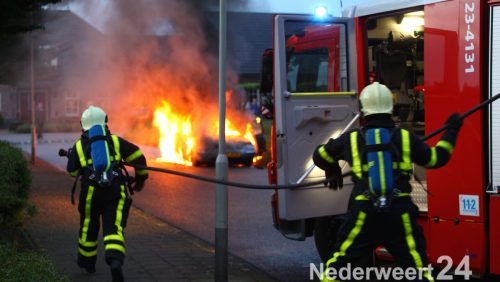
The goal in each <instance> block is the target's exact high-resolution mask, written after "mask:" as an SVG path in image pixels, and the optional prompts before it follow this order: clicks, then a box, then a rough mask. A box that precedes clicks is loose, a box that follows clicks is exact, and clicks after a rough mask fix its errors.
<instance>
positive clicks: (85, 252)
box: [78, 186, 97, 257]
mask: <svg viewBox="0 0 500 282" xmlns="http://www.w3.org/2000/svg"><path fill="white" fill-rule="evenodd" d="M93 194H94V186H89V188H88V190H87V197H86V198H85V218H84V219H83V226H82V234H81V235H80V238H79V239H78V244H79V248H78V253H79V254H81V255H82V256H84V257H93V256H97V241H87V232H88V230H89V225H90V220H91V216H92V196H93Z"/></svg>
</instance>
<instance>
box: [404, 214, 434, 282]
mask: <svg viewBox="0 0 500 282" xmlns="http://www.w3.org/2000/svg"><path fill="white" fill-rule="evenodd" d="M401 219H402V220H403V227H404V229H405V237H406V244H407V245H408V250H409V251H410V255H411V256H412V258H413V262H414V263H415V267H417V268H419V269H423V271H424V275H425V278H427V280H428V281H430V282H433V281H434V278H432V276H431V274H430V273H429V271H428V269H427V267H423V263H422V258H421V257H420V254H419V253H418V252H417V249H416V243H415V239H414V238H413V230H412V228H411V221H410V214H408V213H404V214H402V215H401Z"/></svg>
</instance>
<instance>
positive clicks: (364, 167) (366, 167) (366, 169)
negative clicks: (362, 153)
mask: <svg viewBox="0 0 500 282" xmlns="http://www.w3.org/2000/svg"><path fill="white" fill-rule="evenodd" d="M362 167H363V171H365V172H366V171H368V165H367V164H364V165H363V166H362Z"/></svg>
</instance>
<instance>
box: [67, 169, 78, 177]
mask: <svg viewBox="0 0 500 282" xmlns="http://www.w3.org/2000/svg"><path fill="white" fill-rule="evenodd" d="M69 175H71V176H73V177H76V176H77V175H78V169H77V170H75V171H72V172H70V173H69Z"/></svg>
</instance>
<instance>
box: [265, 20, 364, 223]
mask: <svg viewBox="0 0 500 282" xmlns="http://www.w3.org/2000/svg"><path fill="white" fill-rule="evenodd" d="M354 40H355V37H354V24H353V20H352V19H343V18H335V19H332V20H329V21H321V22H318V21H317V20H316V19H315V18H313V17H310V16H295V15H294V16H292V15H279V16H275V19H274V44H275V45H274V50H275V51H274V74H275V76H274V77H275V79H274V91H275V92H274V96H275V97H274V98H275V129H276V136H275V138H276V144H277V145H276V154H277V163H276V165H277V177H278V184H293V183H297V181H298V180H299V179H301V178H302V176H303V175H304V174H305V173H306V171H307V169H308V168H309V167H310V166H311V165H312V164H313V163H312V160H311V157H312V153H313V151H314V149H315V148H316V146H318V145H320V144H323V143H326V142H327V141H328V139H329V138H335V137H337V136H338V134H339V133H340V131H341V130H342V129H343V128H344V127H345V126H346V125H347V124H348V123H349V122H350V121H351V120H353V118H354V117H355V116H356V114H357V111H358V101H357V93H356V92H357V89H356V86H357V80H356V75H355V74H356V71H357V69H356V64H355V61H356V58H355V54H356V51H355V50H356V46H355V43H354ZM348 169H350V168H347V167H346V168H345V171H347V170H348ZM321 178H324V173H323V171H322V170H320V169H318V168H316V169H314V170H313V171H312V172H311V173H310V174H309V175H308V176H307V177H306V178H305V179H304V180H303V181H304V182H308V181H312V180H319V179H321ZM345 182H347V179H346V181H345ZM345 186H346V187H344V189H342V190H339V191H332V190H329V189H327V188H324V187H323V186H318V187H312V188H303V189H294V190H286V191H285V190H280V191H279V192H278V199H279V215H280V218H282V219H286V220H295V219H304V218H310V217H318V216H325V215H332V214H339V213H344V212H345V211H346V208H347V203H348V198H349V194H350V192H351V188H352V187H351V186H352V185H350V184H349V183H346V185H345Z"/></svg>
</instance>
